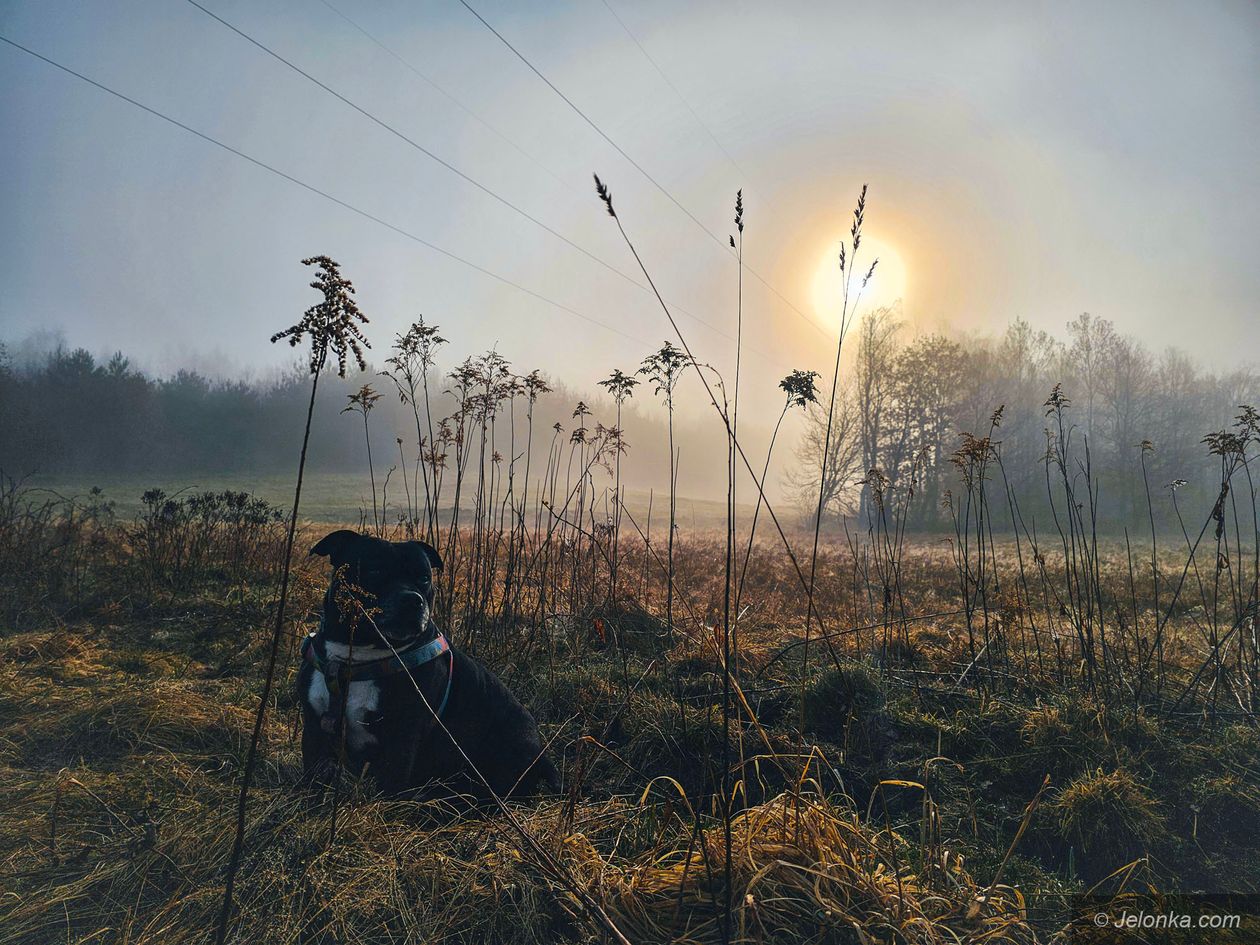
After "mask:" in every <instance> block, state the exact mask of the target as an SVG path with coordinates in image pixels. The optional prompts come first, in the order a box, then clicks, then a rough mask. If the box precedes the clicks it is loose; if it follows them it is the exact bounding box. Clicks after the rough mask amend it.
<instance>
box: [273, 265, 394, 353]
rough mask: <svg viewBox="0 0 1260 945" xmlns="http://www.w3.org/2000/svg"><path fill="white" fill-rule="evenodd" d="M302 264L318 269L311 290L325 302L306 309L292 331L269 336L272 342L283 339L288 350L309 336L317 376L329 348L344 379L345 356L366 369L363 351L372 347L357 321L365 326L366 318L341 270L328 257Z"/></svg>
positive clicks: (352, 287)
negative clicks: (321, 294)
mask: <svg viewBox="0 0 1260 945" xmlns="http://www.w3.org/2000/svg"><path fill="white" fill-rule="evenodd" d="M302 265H304V266H318V267H319V271H318V272H317V273H316V275H315V279H314V281H313V282H311V288H312V289H318V290H319V291H320V292H322V293H323V295H324V300H323V301H322V302H320V303H318V304H316V305H312V306H311V307H310V308H308V309H307V310H306V312H305V313H304V314H303V315H302V320H301V321H300V322H298V323H297V324H296V325H294V326H293V327H292V328H286V329H285V330H284V331H278V332H276V333H275V334H274V335H272V336H271V341H272V343H273V344H274V343H275V342H277V341H279V340H280V339H281V338H286V339H288V342H289V345H290V347H294V348H296V347H297V346H298V344H300V343H301V341H302V338H303V337H304V336H306V335H309V336H310V339H311V360H310V366H311V373H312V374H318V373H319V371H320V370H321V369H322V368H323V366H324V362H325V360H326V358H327V357H328V351H329V349H332V352H333V354H334V355H335V356H336V358H337V373H338V374H339V375H340V376H342V377H345V376H346V355H347V353H350V354H353V355H354V359H355V361H356V362H358V365H359V370H360V371H365V370H367V361H366V360H365V359H364V357H363V349H364V348H370V347H372V346H371V344H369V343H368V340H367V339H366V338H365V337H364V336H363V332H362V331H360V329H359V325H358V324H356V322H357V323H361V324H365V325H366V324H367V322H368V319H367V316H366V315H364V314H363V313H362V312H361V311H359V306H358V305H357V304H356V303H355V301H354V285H353V284H352V283H351V282H350V280H349V279H346V278H344V277H343V276H342V275H341V268H340V267H339V266H338V265H337V263H335V262H334V261H333V260H332V259H330V258H329V257H327V256H311V257H310V258H308V259H303V260H302Z"/></svg>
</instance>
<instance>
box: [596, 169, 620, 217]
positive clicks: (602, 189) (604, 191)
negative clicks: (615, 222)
mask: <svg viewBox="0 0 1260 945" xmlns="http://www.w3.org/2000/svg"><path fill="white" fill-rule="evenodd" d="M593 176H594V177H595V193H597V194H599V199H600V200H602V201H604V207H605V208H606V209H607V210H608V215H609V216H610V217H615V216H616V215H617V211H616V210H614V209H613V202H612V191H611V190H609V189H608V187H607V185H606V184H605V183H604V182H603V181H602V180H600V179H599V175H598V174H595V175H593Z"/></svg>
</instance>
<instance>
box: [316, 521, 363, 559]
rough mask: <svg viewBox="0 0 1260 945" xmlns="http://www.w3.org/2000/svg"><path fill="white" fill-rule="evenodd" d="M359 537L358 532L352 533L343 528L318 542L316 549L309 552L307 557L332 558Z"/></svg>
mask: <svg viewBox="0 0 1260 945" xmlns="http://www.w3.org/2000/svg"><path fill="white" fill-rule="evenodd" d="M358 537H359V533H358V532H352V531H350V529H348V528H341V529H338V530H337V531H335V532H329V533H328V534H327V535H325V536H324V537H323V538H321V539H320V540H319V541H318V542H316V544H315V547H314V548H312V549H311V550H310V551H309V552H307V556H308V557H309V556H310V555H323V556H324V557H332V556H333V555H334V554H336V553H337V552H338V551H340V550H341V549H343V548H345V547H346V545H347V544H349V543H350V542H351V541H352V540H354V539H356V538H358Z"/></svg>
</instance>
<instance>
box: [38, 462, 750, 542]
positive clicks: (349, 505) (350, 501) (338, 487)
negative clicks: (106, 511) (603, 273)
mask: <svg viewBox="0 0 1260 945" xmlns="http://www.w3.org/2000/svg"><path fill="white" fill-rule="evenodd" d="M26 484H27V485H29V486H31V487H33V488H39V489H47V490H49V491H50V492H54V493H56V494H57V495H61V496H66V497H72V496H86V495H88V494H89V493H90V492H91V490H92V489H93V488H99V489H100V490H101V492H102V493H103V496H104V498H105V499H106V500H107V501H112V502H113V503H114V505H115V509H116V510H117V512H118V513H119V515H121V516H123V517H130V516H132V515H135V514H136V513H137V512H139V511H140V509H141V507H142V504H143V503H142V502H141V496H142V495H144V493H145V492H146V491H147V490H149V489H161V490H163V491H164V492H166V493H167V494H169V495H175V494H187V493H192V492H204V491H211V492H220V491H223V490H225V489H228V490H232V491H243V492H248V493H250V494H251V495H255V496H257V497H259V498H260V499H264V500H266V501H267V502H270V503H272V504H274V505H279V506H282V507H285V508H287V507H289V506H290V505H292V503H293V476H292V475H291V474H288V475H278V474H277V475H244V474H241V475H215V476H190V475H187V474H183V473H181V474H171V475H167V476H161V475H156V476H130V475H129V476H118V475H112V476H111V475H103V476H83V475H74V476H33V477H31V478H30V479H28V480H27V481H26ZM388 498H389V506H388V509H387V511H388V513H389V519H390V520H391V521H392V520H393V519H394V518H396V517H397V516H398V515H401V514H404V513H405V512H406V499H405V496H404V495H403V492H402V486H401V485H400V483H399V482H397V481H395V482H393V483H391V485H390V491H389V496H388ZM378 501H379V500H378ZM665 501H666V500H665V498H664V497H663V496H661V495H660V494H657V495H655V496H650V495H649V494H648V493H647V492H640V491H638V490H627V492H626V499H625V504H626V509H627V510H628V511H629V513H630V514H631V515H633V516H634V518H635V520H636V521H638V522H640V523H641V525H642V526H643V527H644V528H645V529H646V527H647V522H648V510H649V502H650V503H651V507H652V516H653V522H654V523H659V521H660V520H661V515H662V510H663V509H665V508H666V506H665ZM677 505H678V521H679V522H681V523H685V524H686V525H687V526H688V527H690V528H691V529H693V530H717V529H720V528H721V527H722V521H723V518H722V516H723V514H724V511H723V509H724V506H723V504H722V503H721V502H720V501H713V500H708V499H694V498H688V497H686V496H679V497H678V500H677ZM371 507H372V492H371V485H370V482H369V479H368V477H367V476H366V475H353V474H351V473H308V474H307V476H306V479H305V482H304V484H303V486H302V513H301V514H302V517H303V518H304V519H306V520H307V521H310V522H328V523H335V524H351V525H353V524H355V523H357V522H359V521H360V516H361V515H362V514H363V513H364V510H369V509H371ZM470 507H471V505H470V504H468V505H466V508H465V511H467V510H468V508H470ZM441 512H442V516H443V518H444V519H445V518H448V517H449V516H450V506H449V505H444V506H442V509H441ZM740 512H741V514H743V515H745V516H747V515H749V514H751V512H752V508H751V507H749V506H744V505H741V506H740ZM367 514H368V516H369V518H370V517H371V513H370V512H368V513H367Z"/></svg>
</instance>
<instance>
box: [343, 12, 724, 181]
mask: <svg viewBox="0 0 1260 945" xmlns="http://www.w3.org/2000/svg"><path fill="white" fill-rule="evenodd" d="M321 2H327V0H321ZM603 3H604V6H605V8H607V10H608V12H609V13H611V14H612V18H613V19H614V20H616V21H617V25H618V26H620V27H621V29H622V32H624V33H625V34H626V35H627V36H628V37H630V41H631V42H632V43H634V45H635V46H637V47H638V49H639V52H641V53H642V54H643V58H644V59H646V60H647V61H648V62H649V63H650V64H651V66H652V68H653V69H655V70H656V74H657V75H658V76H660V77H661V81H662V82H664V83H665V84H666V85H668V86H669V90H670V91H671V92H673V93H674V95H675V96H676V97H677V98H678V101H680V102H682V103H683V106H684V107H685V108H686V109H687V111H689V112H690V113H691V117H692V118H694V119H695V122H696V124H697V125H699V126H700V128H701V129H702V130H703V131H704V133H705V134H706V135H708V136H709V140H710V141H712V142H713V144H714V146H715V147H716V148H717V149H718V150H719V151H721V152H722V157H724V158H726V162H727V163H728V164H730V166H731V167H732V169H734V171H735V172H736V173H737V174H739V176H740V177H741V178H743V177H747V176H748V175H746V174H745V173H744V169H743V168H742V167H740V166H739V164H738V163H737V162H736V160H735V158H733V157H731V153H730V152H729V151H727V150H726V148H725V147H724V146H723V145H722V142H721V141H719V140H718V138H717V135H715V134H714V133H713V130H712V129H711V128H710V127H709V126H708V125H707V124H706V123H705V121H704V119H703V118H701V117H700V114H699V113H698V112H697V111H696V110H695V109H694V108H692V107H691V102H689V101H687V98H686V96H685V95H683V94H682V92H681V91H679V89H678V86H676V85H674V83H673V82H671V81H670V78H669V76H668V75H666V74H665V70H664V69H662V68H661V65H660V63H658V62H657V61H656V59H655V58H653V56H652V54H651V53H650V52H648V51H647V49H646V48H645V47H644V45H643V43H641V42H640V41H639V37H637V36H636V35H635V34H634V33H633V32H632V31H631V29H630V27H628V26H626V22H625V20H623V19H622V18H621V16H620V14H618V13H617V10H616V9H615V8H614V7H613V5H612V3H611V2H609V0H603ZM745 189H747V188H745Z"/></svg>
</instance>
